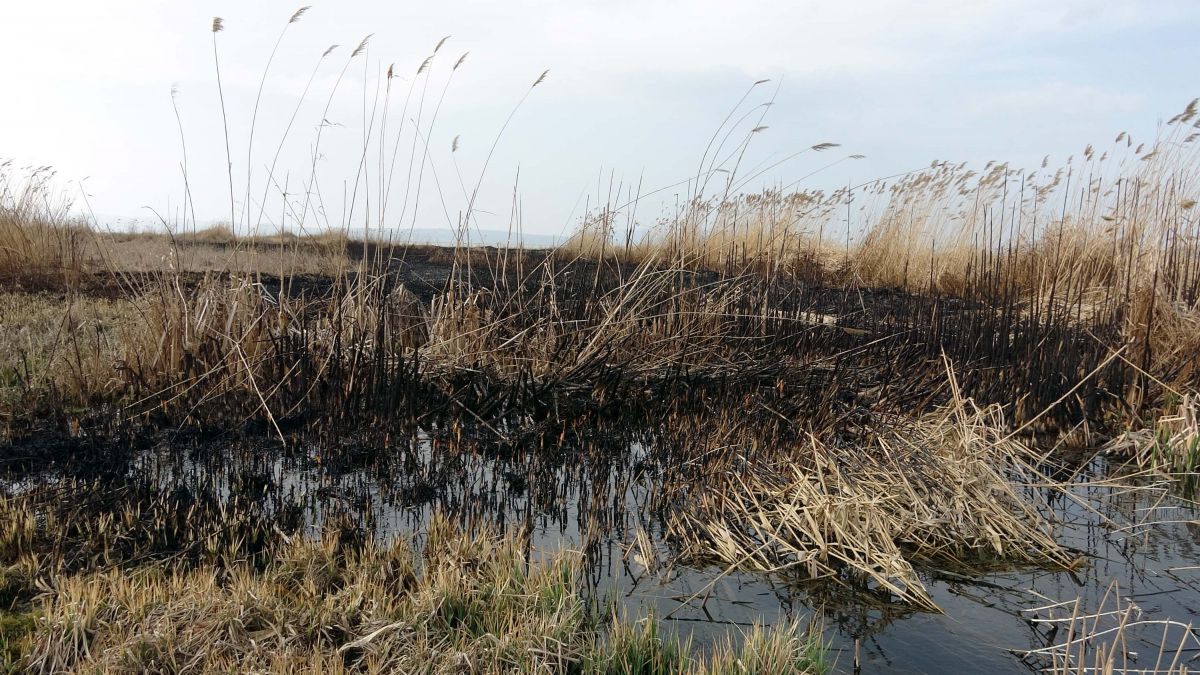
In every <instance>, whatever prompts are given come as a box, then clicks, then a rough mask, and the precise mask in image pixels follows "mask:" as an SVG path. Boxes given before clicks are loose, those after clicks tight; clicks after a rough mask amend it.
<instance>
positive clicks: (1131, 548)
mask: <svg viewBox="0 0 1200 675" xmlns="http://www.w3.org/2000/svg"><path fill="white" fill-rule="evenodd" d="M455 433H458V432H456V431H451V432H446V431H442V432H438V435H436V436H435V435H432V434H430V433H427V432H418V433H414V434H413V435H411V436H407V437H401V438H396V437H392V438H385V439H382V440H380V439H374V440H373V441H371V442H365V441H356V442H352V443H339V444H338V445H336V446H332V445H323V444H321V443H307V444H305V443H301V444H299V445H298V446H297V447H298V449H297V450H293V451H289V452H286V453H281V452H279V451H278V450H277V449H276V450H271V449H270V447H271V446H270V445H269V444H268V443H265V442H246V441H236V442H222V441H219V440H218V441H213V440H212V439H209V440H206V441H204V442H197V441H195V440H187V439H182V438H165V439H163V440H162V441H160V442H158V443H157V444H155V445H153V447H151V448H150V449H148V450H145V451H143V452H141V453H140V454H138V455H136V457H135V458H134V459H133V461H131V462H130V463H129V465H128V466H129V469H128V471H129V472H130V473H131V474H133V475H136V476H141V477H143V478H145V479H147V480H148V481H150V482H151V483H152V484H154V485H157V486H159V487H161V488H163V489H171V488H174V487H178V486H184V487H186V489H188V490H190V491H194V492H210V493H215V494H217V495H219V496H220V497H222V498H228V497H229V496H231V495H238V496H239V498H241V499H251V500H257V501H258V502H259V503H260V504H261V505H262V506H263V507H265V509H266V510H267V511H268V512H271V513H277V514H285V513H286V514H287V517H289V518H292V519H293V520H298V521H299V522H300V523H301V526H302V527H303V528H306V529H307V530H308V531H309V532H314V533H315V532H317V531H318V530H319V529H320V527H321V524H322V522H323V521H324V520H325V519H326V518H327V517H328V516H330V515H331V514H334V513H337V514H339V516H341V517H346V516H349V517H350V518H351V519H352V520H353V521H354V522H356V523H358V524H361V526H362V527H363V528H364V529H365V530H367V531H369V532H371V533H372V534H374V535H376V536H382V537H384V538H386V537H389V536H413V535H414V534H416V535H418V536H419V534H420V532H421V531H422V528H423V526H424V524H425V523H426V522H427V521H428V519H429V517H430V516H431V515H432V514H433V513H434V512H436V511H441V512H444V513H447V514H450V515H451V516H452V517H454V518H455V519H457V520H460V521H461V522H462V523H463V524H464V525H467V526H472V527H473V526H480V525H485V524H486V525H491V526H493V527H497V528H500V529H506V528H514V527H528V528H529V529H530V531H531V532H532V533H533V537H532V542H531V545H532V548H533V549H534V550H535V551H538V552H554V551H557V550H560V549H564V548H566V549H572V550H576V551H582V552H583V553H584V556H585V561H586V563H585V571H586V575H587V588H588V589H589V596H590V600H592V601H594V602H596V603H597V605H598V606H603V605H604V603H609V602H615V603H616V605H617V606H618V608H619V611H622V612H625V613H627V615H628V616H630V617H633V618H636V617H638V616H644V615H647V614H653V615H654V616H655V617H657V618H659V619H661V620H663V621H664V624H665V625H666V626H667V627H668V629H671V630H674V631H676V632H678V633H681V634H684V635H690V636H691V637H692V638H693V640H694V642H695V644H696V645H698V646H700V647H701V648H702V647H703V646H704V645H705V644H709V643H711V642H712V641H713V640H716V639H724V637H725V636H726V635H730V634H732V635H734V636H736V635H737V633H738V631H739V630H741V629H743V628H744V627H745V626H749V625H751V624H752V623H753V622H756V621H758V622H764V623H768V624H770V623H775V622H779V621H784V620H787V619H789V618H798V619H800V620H802V621H804V620H807V619H808V618H810V617H814V616H815V617H818V620H819V621H821V623H822V625H823V626H824V628H825V635H826V639H827V640H828V641H829V642H830V645H831V650H832V656H833V658H834V659H836V665H835V671H836V672H853V671H854V670H855V663H856V661H857V663H858V665H859V669H860V671H861V672H863V673H967V672H989V673H1006V672H1011V673H1025V672H1031V671H1036V670H1038V669H1039V668H1041V667H1044V666H1046V665H1047V664H1048V663H1049V662H1048V660H1047V657H1046V656H1045V655H1044V654H1042V655H1039V654H1033V655H1029V654H1026V653H1025V652H1029V651H1034V650H1039V649H1046V648H1048V647H1050V646H1052V645H1055V644H1061V643H1063V642H1064V641H1065V640H1066V639H1067V638H1066V632H1067V628H1066V626H1065V625H1063V626H1062V627H1061V628H1059V629H1058V630H1057V631H1056V630H1055V628H1054V627H1055V626H1056V625H1058V624H1055V623H1054V622H1047V621H1046V620H1047V619H1054V618H1064V617H1069V616H1070V615H1071V613H1072V611H1073V609H1074V606H1073V605H1066V606H1064V607H1058V608H1053V609H1042V610H1039V611H1034V610H1036V609H1037V608H1039V607H1045V606H1047V605H1050V604H1052V603H1056V602H1065V601H1075V600H1076V599H1077V598H1078V599H1079V605H1078V606H1079V608H1080V610H1081V612H1083V613H1089V612H1092V611H1095V610H1097V609H1099V608H1100V607H1101V605H1102V604H1104V606H1105V608H1111V607H1110V605H1113V601H1115V600H1116V596H1113V595H1107V601H1106V594H1109V593H1110V591H1111V589H1112V586H1111V585H1112V584H1113V583H1114V582H1116V583H1117V584H1119V597H1120V598H1121V599H1122V600H1121V602H1123V603H1128V602H1132V603H1133V604H1134V605H1135V606H1136V608H1137V610H1136V612H1134V613H1132V614H1130V616H1131V617H1133V619H1134V620H1140V621H1144V620H1159V619H1168V618H1169V619H1173V620H1175V621H1178V622H1182V623H1184V624H1187V623H1191V622H1193V621H1196V618H1197V616H1198V612H1200V557H1198V555H1197V553H1198V552H1200V549H1198V542H1200V520H1198V519H1200V516H1198V515H1197V513H1196V510H1195V509H1194V508H1193V506H1192V503H1191V502H1190V501H1188V500H1186V499H1183V498H1181V497H1178V496H1174V495H1172V494H1170V493H1169V491H1168V490H1167V489H1166V487H1165V486H1163V485H1155V484H1152V483H1148V481H1147V480H1146V479H1144V478H1143V479H1142V480H1141V481H1140V482H1138V483H1130V484H1123V483H1118V482H1114V481H1112V480H1111V479H1110V477H1107V476H1106V467H1105V463H1104V461H1103V460H1095V461H1093V462H1092V463H1091V464H1090V465H1088V466H1086V467H1084V468H1083V469H1082V470H1081V471H1080V475H1079V476H1078V478H1077V479H1076V484H1077V487H1076V489H1075V490H1073V491H1072V493H1071V494H1069V495H1063V494H1061V493H1058V494H1054V495H1051V496H1047V494H1046V493H1042V492H1039V491H1038V490H1036V489H1034V488H1029V498H1030V499H1031V500H1035V501H1037V502H1038V503H1040V505H1041V506H1042V508H1043V510H1044V513H1045V514H1046V515H1047V516H1048V517H1049V518H1050V519H1051V520H1052V522H1054V523H1055V527H1056V528H1057V530H1058V534H1059V540H1060V541H1061V542H1062V543H1063V544H1065V545H1066V546H1068V547H1070V548H1071V549H1072V550H1074V551H1077V552H1078V553H1079V554H1080V555H1081V556H1083V557H1085V558H1086V560H1087V562H1086V564H1084V565H1082V566H1080V567H1079V569H1077V570H1075V571H1072V572H1068V571H1045V570H1017V571H1012V570H1006V571H992V572H981V571H979V570H974V571H970V570H930V569H926V570H921V578H922V580H923V581H924V583H925V584H926V586H927V588H928V589H929V591H930V593H931V595H932V597H933V599H934V601H935V602H936V603H937V605H938V606H940V607H941V608H942V610H944V613H941V614H937V613H930V612H923V611H918V610H914V609H913V608H911V607H909V606H906V605H903V604H900V603H898V602H895V601H892V600H889V598H887V597H884V596H882V595H880V594H878V593H872V592H870V591H868V590H865V589H858V590H854V589H852V588H848V587H846V586H844V585H842V584H840V583H837V582H836V581H831V580H825V581H822V582H804V581H798V580H792V581H789V580H787V579H786V578H768V577H764V576H761V575H755V574H740V573H736V572H731V573H726V570H723V569H720V568H716V567H708V568H704V567H693V566H688V565H687V564H684V563H681V562H680V561H678V560H676V559H675V556H673V554H672V548H671V545H670V542H669V541H668V540H666V539H665V538H664V537H663V525H662V515H663V513H664V504H663V502H662V497H661V495H660V493H659V490H658V489H657V488H658V483H657V481H658V480H659V479H658V475H659V474H658V471H657V470H656V469H655V466H656V465H657V463H658V462H659V461H661V455H662V452H663V451H662V450H661V449H660V448H656V447H655V445H654V441H652V440H648V439H649V438H650V437H649V436H643V437H641V438H639V437H638V434H635V433H630V434H629V435H628V437H619V438H616V439H614V438H611V437H605V438H604V439H603V440H602V441H601V443H600V445H601V446H602V447H603V449H602V450H597V449H596V447H597V446H595V445H593V443H592V440H589V439H588V438H586V437H585V436H586V435H585V436H580V435H578V434H576V435H575V436H574V437H573V438H559V439H557V441H558V442H557V444H556V447H558V448H559V450H558V451H557V452H556V453H553V456H548V455H547V454H546V453H544V452H534V451H523V450H520V449H519V447H520V444H511V443H510V444H495V443H493V444H491V445H489V444H488V443H463V442H456V441H454V440H452V439H453V437H454V434H455ZM614 444H615V445H618V446H620V447H619V448H618V449H614V448H613V446H614ZM35 480H36V481H37V482H40V481H43V480H45V481H51V482H52V481H53V480H54V478H53V477H52V476H43V477H40V478H37V479H35ZM11 487H13V486H12V485H10V488H11ZM281 517H282V516H281ZM639 540H640V541H641V542H642V543H641V544H640V545H639V544H638V543H636V542H638V541H639ZM1113 606H1115V605H1113ZM1121 606H1127V605H1125V604H1123V605H1121ZM1116 621H1117V619H1116V618H1111V620H1109V621H1108V623H1104V622H1103V621H1102V622H1101V627H1100V628H1101V629H1104V628H1108V627H1110V626H1111V625H1115V623H1116ZM1185 630H1187V629H1186V628H1185V627H1182V626H1177V627H1172V628H1169V629H1168V631H1167V640H1166V643H1167V645H1168V647H1167V649H1168V651H1169V652H1173V651H1174V649H1175V648H1176V646H1177V645H1178V644H1179V643H1180V639H1181V635H1180V632H1181V631H1185ZM1163 637H1164V633H1163V627H1162V626H1161V625H1159V624H1147V625H1145V626H1144V627H1138V626H1135V627H1134V628H1132V629H1130V630H1128V631H1126V638H1127V639H1128V640H1130V641H1129V642H1128V644H1126V645H1124V651H1125V653H1126V657H1127V658H1129V659H1130V660H1129V662H1128V667H1130V668H1148V667H1151V666H1152V665H1153V663H1154V662H1155V660H1156V656H1157V654H1158V651H1159V648H1160V645H1161V644H1162V643H1163V641H1164V640H1163ZM1195 642H1196V640H1195V638H1194V637H1193V638H1191V643H1189V644H1188V645H1186V647H1185V651H1184V652H1182V653H1181V655H1180V658H1181V660H1182V661H1189V660H1190V659H1192V658H1197V659H1200V651H1197V650H1195V649H1193V647H1196V646H1197V645H1196V644H1194V643H1195ZM1169 661H1170V658H1167V659H1166V662H1169Z"/></svg>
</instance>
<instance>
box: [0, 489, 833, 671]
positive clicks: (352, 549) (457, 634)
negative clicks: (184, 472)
mask: <svg viewBox="0 0 1200 675" xmlns="http://www.w3.org/2000/svg"><path fill="white" fill-rule="evenodd" d="M21 509H22V504H21V503H20V500H17V501H8V500H0V512H2V513H4V514H6V516H16V517H13V518H6V520H5V525H4V527H3V528H2V529H0V561H2V562H3V563H4V565H5V567H4V568H3V569H4V573H5V579H8V580H12V581H13V582H14V583H17V584H18V585H19V586H20V588H19V589H18V590H19V591H20V593H18V594H17V595H18V596H19V595H21V594H28V593H30V592H35V593H36V595H35V597H34V598H33V600H32V602H31V603H30V604H28V605H27V606H18V610H17V612H18V613H14V614H11V618H10V616H9V615H8V614H6V615H5V616H4V617H2V618H3V619H4V623H3V624H2V625H0V628H3V629H4V632H3V633H2V634H0V647H3V650H0V666H2V667H3V668H5V670H6V671H8V670H12V671H14V672H16V671H19V672H29V673H58V672H80V671H86V672H93V673H127V672H188V673H218V672H231V671H233V670H245V669H249V670H250V671H251V672H262V673H296V672H333V673H342V672H347V673H349V672H354V673H460V672H473V673H501V672H541V673H568V672H577V673H597V674H599V673H661V674H662V675H674V674H678V675H684V674H694V675H707V674H710V673H711V674H713V675H717V674H722V675H724V674H730V675H732V674H734V673H746V674H749V673H780V674H783V673H806V672H808V673H818V672H823V671H824V669H825V661H824V659H825V655H824V650H823V647H822V646H821V643H820V642H819V639H818V637H817V636H816V634H814V633H810V632H809V631H808V630H807V629H806V628H804V627H801V626H799V625H798V624H787V625H781V626H779V627H777V628H775V629H766V628H763V627H760V626H756V627H755V628H754V629H753V630H751V631H749V632H748V633H747V635H746V636H745V638H744V640H742V641H741V644H740V645H735V644H734V642H732V641H729V642H726V643H724V644H721V645H717V646H716V647H715V648H714V649H713V650H711V652H710V653H709V654H707V655H705V656H699V655H696V654H694V653H693V650H691V648H690V647H689V646H688V645H687V643H686V641H681V640H680V639H678V638H675V637H673V636H670V635H660V634H659V632H658V631H659V628H658V625H657V622H655V621H654V620H653V619H647V620H643V621H640V622H638V623H637V624H633V623H630V622H628V621H625V620H618V619H616V618H611V619H608V618H605V617H602V616H598V615H594V614H592V613H590V612H589V611H588V610H587V609H586V607H587V603H586V602H585V600H584V598H583V597H582V595H581V590H580V578H581V576H580V575H581V572H580V568H579V563H580V556H578V555H576V554H574V553H571V552H559V553H551V554H549V555H539V554H536V553H535V555H534V557H536V558H538V560H537V561H536V562H535V561H533V560H531V558H530V557H529V555H530V554H529V552H528V549H527V546H526V542H525V541H524V539H523V538H522V537H521V536H519V535H518V536H510V537H502V536H499V535H496V534H493V533H489V532H486V531H485V532H480V533H477V534H475V535H468V534H465V533H463V532H462V531H460V530H458V529H457V528H456V527H454V526H452V525H451V524H450V523H449V521H448V520H445V519H443V518H434V520H433V521H432V522H431V523H430V525H429V527H428V529H427V531H426V532H425V533H424V535H423V540H424V542H423V545H422V546H421V547H420V549H414V548H412V547H411V546H410V545H409V544H408V540H407V539H400V540H397V541H396V542H395V543H392V544H389V545H380V544H376V543H373V541H371V540H366V541H361V540H360V541H358V542H355V541H353V540H347V539H346V538H344V537H342V536H341V535H340V534H339V532H338V531H337V530H336V529H333V528H331V529H327V531H326V533H325V535H324V536H323V537H321V539H320V540H319V541H310V540H302V539H296V540H292V541H288V540H286V539H278V538H276V539H275V543H273V544H271V545H270V546H269V547H268V549H266V551H264V552H260V553H259V554H258V555H257V556H255V557H254V558H253V560H256V561H258V562H257V563H252V562H250V560H249V559H247V558H246V557H245V554H244V553H243V552H239V551H238V550H237V549H236V547H235V548H229V549H223V548H221V546H220V545H219V544H217V543H216V542H217V541H218V540H217V539H213V540H208V541H207V542H206V541H205V540H197V541H196V542H195V543H197V544H202V545H204V547H205V548H206V552H205V554H204V555H203V556H202V558H201V559H200V561H199V562H193V563H188V562H186V560H187V559H186V558H183V559H178V560H176V559H172V558H169V557H168V558H166V559H165V560H164V559H161V557H156V558H150V559H147V558H144V557H143V556H141V555H138V554H133V552H132V551H125V552H124V553H122V552H120V547H121V546H122V542H123V541H124V536H123V535H122V532H121V531H122V530H123V528H125V527H126V526H127V525H129V524H130V523H131V522H133V521H134V520H136V519H138V518H141V517H142V514H140V513H137V514H135V513H133V512H125V513H121V514H117V516H118V517H117V518H115V519H112V518H109V519H107V520H106V519H105V518H104V517H101V518H100V519H99V520H97V521H96V523H95V525H96V526H97V527H98V528H99V529H100V530H101V531H102V532H104V533H106V534H105V536H104V537H103V542H106V543H102V542H97V546H96V549H95V550H94V554H95V557H94V558H92V559H91V560H92V562H86V561H85V563H84V565H83V566H82V567H80V566H79V564H78V561H76V562H68V559H67V558H61V557H59V556H58V554H57V553H56V549H55V548H53V547H47V545H48V544H49V542H50V541H53V539H54V535H55V533H54V532H52V531H47V530H52V529H53V528H55V527H57V526H58V525H56V524H55V523H53V522H45V521H42V522H39V521H38V520H37V519H35V518H30V517H24V516H21V515H20V513H21V512H22V511H21ZM220 525H221V523H214V526H220ZM130 532H132V530H130ZM164 532H165V531H164ZM217 533H218V531H217V530H213V531H212V533H211V534H212V535H213V536H218V537H219V534H217ZM161 534H163V533H160V535H161ZM51 546H52V545H51ZM106 546H111V547H112V548H110V549H107V550H104V549H105V547H106ZM214 547H215V548H214ZM59 552H69V551H67V550H63V551H59ZM120 556H131V557H128V558H125V559H124V560H125V564H123V565H122V564H113V563H115V562H116V561H118V560H121V559H122V558H121V557H120ZM139 560H140V562H138V561H139ZM21 589H24V590H21ZM34 589H36V590H34ZM5 597H6V598H7V597H14V596H13V595H12V594H7V595H5ZM6 602H7V600H6Z"/></svg>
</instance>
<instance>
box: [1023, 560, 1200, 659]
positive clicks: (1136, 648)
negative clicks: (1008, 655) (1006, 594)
mask: <svg viewBox="0 0 1200 675" xmlns="http://www.w3.org/2000/svg"><path fill="white" fill-rule="evenodd" d="M1024 611H1025V612H1026V613H1028V614H1029V615H1030V617H1029V620H1030V621H1031V622H1032V623H1033V624H1035V625H1038V626H1040V627H1042V628H1048V629H1049V635H1050V637H1049V641H1050V642H1051V644H1050V645H1049V646H1047V647H1042V648H1040V649H1034V650H1031V651H1028V652H1021V653H1022V654H1023V656H1024V658H1025V659H1026V660H1027V661H1029V662H1030V663H1034V664H1039V665H1040V667H1041V668H1042V670H1041V672H1048V673H1055V674H1056V675H1089V674H1097V675H1113V674H1115V673H1130V674H1135V673H1139V674H1144V675H1158V674H1162V675H1182V674H1184V673H1189V672H1192V670H1193V665H1192V662H1193V660H1194V658H1195V653H1196V651H1197V650H1198V649H1200V638H1197V637H1196V635H1195V633H1194V632H1193V630H1192V625H1191V624H1190V623H1180V622H1178V621H1172V620H1169V619H1148V618H1145V617H1144V616H1143V613H1142V610H1141V608H1139V607H1138V606H1137V605H1136V604H1135V603H1134V602H1133V601H1132V600H1130V599H1129V598H1127V597H1124V596H1122V595H1121V587H1120V584H1118V583H1117V582H1116V581H1114V582H1112V583H1111V584H1109V586H1108V588H1107V589H1106V590H1105V591H1104V594H1103V596H1102V597H1101V598H1100V602H1099V604H1098V605H1096V607H1094V608H1089V607H1087V606H1085V604H1084V603H1083V601H1082V600H1081V599H1075V600H1067V601H1062V602H1054V603H1051V604H1048V605H1043V606H1041V607H1035V608H1031V609H1027V610H1024Z"/></svg>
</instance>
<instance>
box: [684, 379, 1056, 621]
mask: <svg viewBox="0 0 1200 675" xmlns="http://www.w3.org/2000/svg"><path fill="white" fill-rule="evenodd" d="M1006 428H1007V427H1006V425H1005V424H1004V421H1003V418H1002V415H1001V412H1000V409H999V408H998V407H989V408H984V409H980V408H977V407H976V406H975V405H974V403H973V402H971V401H969V400H966V401H959V402H958V403H957V404H956V405H954V406H952V407H950V408H947V409H945V410H943V411H940V412H937V413H933V414H930V415H927V416H925V417H922V418H920V419H917V420H904V419H900V418H895V419H890V420H887V421H886V422H882V423H880V425H879V427H878V428H875V429H873V430H872V431H871V432H870V434H869V435H868V437H867V439H868V440H867V441H866V442H865V443H853V444H851V443H841V444H834V443H830V442H825V441H822V440H820V439H818V438H817V437H816V436H815V435H811V434H810V435H809V436H808V437H807V439H806V440H804V441H801V442H800V444H799V445H797V446H779V445H776V446H775V447H773V448H771V449H769V450H766V451H764V450H757V451H755V450H754V449H753V446H754V445H755V444H756V441H757V438H756V437H754V436H750V437H747V438H738V437H737V436H736V435H735V436H733V437H725V438H718V439H717V440H715V441H714V443H715V444H716V445H717V446H718V447H720V448H722V449H723V452H724V453H725V459H724V461H722V462H718V466H717V470H721V467H722V466H724V467H725V468H724V469H723V470H722V473H721V475H720V476H719V477H717V478H716V479H715V480H712V481H709V484H706V485H705V486H704V488H702V489H695V490H692V489H689V488H688V487H687V486H683V485H681V486H679V487H678V490H679V491H680V492H681V494H682V497H681V499H682V500H683V504H684V505H683V507H682V508H680V509H678V510H677V511H675V512H674V515H673V518H672V520H671V529H672V533H673V535H674V536H675V538H676V539H678V540H679V541H681V542H683V546H685V549H684V555H685V556H690V557H693V558H695V559H698V560H702V561H704V560H707V561H712V562H717V563H719V564H721V565H722V566H723V567H727V568H728V569H740V570H751V571H756V572H762V573H768V574H781V575H785V576H793V577H798V578H802V579H822V580H829V581H832V582H835V583H838V582H840V581H844V580H845V579H846V578H851V579H854V580H855V581H859V582H867V583H868V584H870V585H872V586H873V587H876V588H880V589H883V590H885V591H887V592H888V593H890V594H892V595H894V596H896V597H898V598H901V599H903V600H905V601H908V602H911V603H913V604H915V605H918V606H922V607H925V608H927V609H931V610H936V609H937V607H936V605H935V604H934V602H933V600H932V598H931V597H930V596H929V594H928V592H927V591H926V589H925V587H924V585H923V584H922V582H921V580H920V578H919V577H918V575H917V570H918V569H919V568H920V567H921V566H922V565H929V564H939V565H951V566H954V565H983V566H985V567H986V566H993V565H1015V566H1022V565H1031V566H1039V567H1046V566H1048V567H1060V568H1061V567H1070V566H1071V565H1072V564H1074V561H1073V556H1071V555H1070V554H1069V553H1068V552H1067V551H1065V550H1064V549H1063V548H1062V547H1061V546H1060V545H1059V544H1058V542H1057V541H1056V539H1055V535H1054V531H1053V529H1052V527H1051V524H1050V523H1049V522H1048V521H1047V520H1046V518H1045V517H1044V516H1043V515H1042V514H1040V513H1039V512H1038V511H1037V509H1036V508H1035V507H1034V506H1033V505H1032V503H1031V501H1030V500H1029V499H1028V497H1027V496H1026V495H1025V491H1024V488H1025V487H1026V486H1027V485H1031V484H1040V485H1043V486H1045V487H1046V488H1047V489H1062V488H1061V487H1055V486H1054V484H1053V482H1052V481H1050V480H1049V479H1047V478H1045V477H1044V476H1043V475H1041V474H1040V473H1037V472H1036V471H1035V470H1034V468H1033V467H1034V465H1035V464H1036V462H1037V460H1038V454H1037V453H1036V452H1035V451H1034V450H1033V449H1031V448H1029V447H1027V446H1026V445H1025V444H1024V443H1023V442H1021V441H1019V440H1017V439H1015V438H1012V437H1011V436H1010V435H1008V434H1007V433H1006V431H1005V429H1006ZM768 443H770V441H768Z"/></svg>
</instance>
